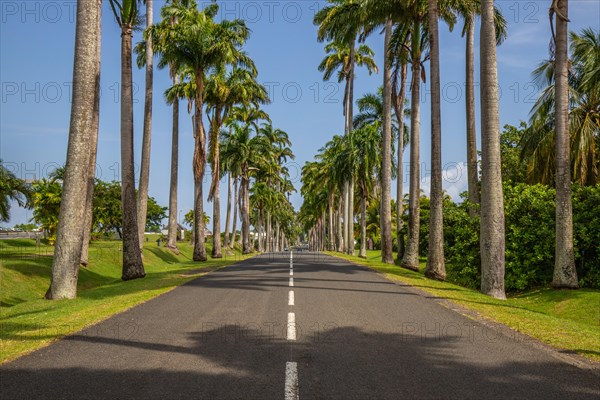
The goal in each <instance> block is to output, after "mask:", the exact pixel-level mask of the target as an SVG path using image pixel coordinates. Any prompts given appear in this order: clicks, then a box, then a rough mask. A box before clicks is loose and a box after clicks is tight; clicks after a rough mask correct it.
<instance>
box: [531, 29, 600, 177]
mask: <svg viewBox="0 0 600 400" xmlns="http://www.w3.org/2000/svg"><path fill="white" fill-rule="evenodd" d="M570 42H571V57H570V65H571V66H570V68H569V80H568V83H569V105H570V111H569V135H570V155H569V157H570V164H571V177H572V180H574V181H575V182H577V183H578V184H580V185H594V184H596V183H598V182H600V179H599V178H600V174H599V171H598V170H599V165H598V162H599V160H600V141H599V139H598V138H599V137H600V95H598V93H600V85H599V84H598V83H597V82H598V81H595V80H594V79H595V78H594V76H595V74H597V72H596V71H598V69H600V61H599V60H600V57H598V56H599V55H600V34H599V33H598V32H597V31H596V32H594V30H592V29H590V28H586V29H584V30H582V32H581V33H580V34H577V33H575V32H571V33H570ZM554 66H555V62H554V60H553V59H552V58H551V59H549V60H545V61H543V62H542V63H540V65H539V66H538V67H537V68H536V69H535V71H534V72H533V78H534V80H535V81H536V82H537V83H538V84H539V85H540V86H545V88H544V89H543V90H542V92H541V94H540V97H539V99H538V100H537V102H536V103H535V104H534V107H533V109H532V117H531V126H530V127H529V128H528V129H526V130H525V134H524V136H523V139H522V144H523V150H522V157H523V158H524V159H525V161H526V162H527V174H528V179H529V180H530V181H532V182H540V183H543V184H546V185H552V184H554V183H555V169H556V167H555V164H556V162H555V159H556V154H555V151H556V140H555V122H556V121H555V118H554V115H555V104H556V102H555V94H554V91H555V67H554Z"/></svg>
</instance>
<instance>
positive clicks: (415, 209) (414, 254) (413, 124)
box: [402, 21, 421, 271]
mask: <svg viewBox="0 0 600 400" xmlns="http://www.w3.org/2000/svg"><path fill="white" fill-rule="evenodd" d="M420 32H421V24H420V22H418V21H417V22H414V26H413V33H412V35H411V37H412V45H411V46H412V49H411V50H412V53H413V56H412V60H413V61H412V64H411V70H412V74H411V75H412V76H411V78H412V87H411V100H410V103H411V104H410V107H411V114H410V189H409V200H408V240H407V244H406V251H405V253H404V257H403V258H402V266H403V267H404V268H408V269H411V270H413V271H418V270H419V230H420V228H421V226H420V225H421V220H420V217H421V216H420V207H419V203H420V197H421V187H420V165H419V163H420V140H421V139H420V135H421V62H420V60H421V55H420V47H421V43H420Z"/></svg>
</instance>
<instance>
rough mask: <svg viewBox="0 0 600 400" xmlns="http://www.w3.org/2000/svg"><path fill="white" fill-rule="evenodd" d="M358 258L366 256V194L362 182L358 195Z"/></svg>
mask: <svg viewBox="0 0 600 400" xmlns="http://www.w3.org/2000/svg"><path fill="white" fill-rule="evenodd" d="M358 256H359V257H360V258H367V194H366V193H365V190H364V183H363V185H362V189H361V196H360V251H359V252H358Z"/></svg>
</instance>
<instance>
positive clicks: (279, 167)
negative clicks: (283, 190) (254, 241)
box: [258, 123, 294, 252]
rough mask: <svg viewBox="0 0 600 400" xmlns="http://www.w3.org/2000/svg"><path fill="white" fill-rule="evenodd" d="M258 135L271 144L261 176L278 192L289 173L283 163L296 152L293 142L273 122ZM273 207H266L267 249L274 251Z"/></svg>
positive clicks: (273, 202) (260, 172)
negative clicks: (293, 148)
mask: <svg viewBox="0 0 600 400" xmlns="http://www.w3.org/2000/svg"><path fill="white" fill-rule="evenodd" d="M258 135H261V136H262V137H263V138H264V139H265V141H266V143H268V144H269V146H270V148H269V149H268V151H267V153H266V154H265V155H264V158H263V160H262V165H261V166H260V168H259V174H258V175H259V176H260V178H262V179H263V180H264V181H266V183H267V186H268V187H270V188H271V187H273V186H275V188H276V191H275V192H274V193H277V191H278V190H279V186H280V184H281V179H282V176H285V175H286V174H287V170H286V169H285V168H284V167H283V163H285V162H286V161H287V159H288V158H291V159H293V158H294V154H293V153H292V150H291V148H290V146H291V145H292V143H291V142H290V139H289V136H288V134H287V133H286V132H284V131H283V130H281V129H278V128H274V127H273V125H272V124H271V123H265V124H263V125H262V127H261V128H260V129H259V130H258ZM276 201H277V199H276V195H275V194H274V195H273V197H272V201H271V204H272V205H274V204H276ZM272 211H273V210H272V208H271V207H269V208H267V209H266V235H267V239H268V240H267V244H266V251H267V252H269V251H272V250H273V249H272V248H273V244H274V243H273V238H272V218H271V217H272V214H273V213H272Z"/></svg>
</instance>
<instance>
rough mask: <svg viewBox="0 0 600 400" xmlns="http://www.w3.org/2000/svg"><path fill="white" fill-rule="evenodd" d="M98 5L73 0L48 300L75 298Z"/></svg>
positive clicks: (95, 76)
mask: <svg viewBox="0 0 600 400" xmlns="http://www.w3.org/2000/svg"><path fill="white" fill-rule="evenodd" d="M100 10H101V2H100V1H81V2H79V3H78V5H77V22H76V26H75V56H74V58H75V60H74V67H73V102H72V104H71V122H70V126H69V144H68V147H67V162H66V166H65V179H64V181H63V194H62V201H61V207H60V213H59V217H58V229H57V233H56V245H55V247H54V258H53V259H52V273H51V276H50V288H49V289H48V291H47V292H46V298H48V299H52V300H57V299H74V298H75V297H76V296H77V278H78V275H79V262H80V261H81V247H82V239H83V237H82V231H83V229H84V228H85V227H84V215H85V210H86V203H85V202H83V201H81V199H84V198H85V196H86V193H87V179H88V168H89V157H90V150H89V145H90V135H91V134H92V133H91V132H92V130H93V128H92V123H93V119H94V115H93V114H94V104H95V101H96V100H95V99H96V87H97V82H98V80H99V74H100V70H99V69H98V67H99V61H98V46H99V42H100V31H99V30H98V26H99V19H100Z"/></svg>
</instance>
